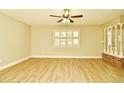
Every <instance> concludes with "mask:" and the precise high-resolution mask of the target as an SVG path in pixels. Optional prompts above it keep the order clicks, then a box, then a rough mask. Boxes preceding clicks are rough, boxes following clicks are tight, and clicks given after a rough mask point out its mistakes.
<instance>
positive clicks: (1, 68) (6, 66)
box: [0, 57, 30, 71]
mask: <svg viewBox="0 0 124 93" xmlns="http://www.w3.org/2000/svg"><path fill="white" fill-rule="evenodd" d="M29 58H30V57H26V58H23V59H21V60H18V61H15V62H11V63H9V64H7V65H4V66H1V67H0V71H1V70H4V69H6V68H8V67H11V66H14V65H16V64H18V63H21V62H23V61H25V60H27V59H29Z"/></svg>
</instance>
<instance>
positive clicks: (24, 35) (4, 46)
mask: <svg viewBox="0 0 124 93" xmlns="http://www.w3.org/2000/svg"><path fill="white" fill-rule="evenodd" d="M29 30H30V27H29V26H28V25H26V24H23V23H21V22H19V21H16V20H14V19H12V18H10V17H8V16H5V15H2V14H0V66H2V65H6V64H9V63H11V62H14V61H18V60H20V59H23V58H25V57H28V56H30V31H29Z"/></svg>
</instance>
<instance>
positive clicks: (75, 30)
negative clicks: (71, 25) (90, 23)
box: [53, 29, 80, 48]
mask: <svg viewBox="0 0 124 93" xmlns="http://www.w3.org/2000/svg"><path fill="white" fill-rule="evenodd" d="M55 32H59V33H61V32H66V33H67V32H72V39H73V38H74V37H73V32H78V37H77V38H78V45H73V44H72V45H67V43H66V45H65V46H62V45H59V46H56V45H55V40H56V37H55ZM66 35H67V34H66ZM59 38H61V36H60V37H59ZM75 38H76V37H75ZM60 40H61V39H60ZM60 42H61V41H60ZM66 42H67V36H66ZM72 43H73V41H72ZM53 46H54V48H79V47H80V29H62V30H54V31H53Z"/></svg>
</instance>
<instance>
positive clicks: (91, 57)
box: [31, 56, 102, 59]
mask: <svg viewBox="0 0 124 93" xmlns="http://www.w3.org/2000/svg"><path fill="white" fill-rule="evenodd" d="M31 58H86V59H97V58H98V59H101V58H102V56H31Z"/></svg>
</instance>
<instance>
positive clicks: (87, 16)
mask: <svg viewBox="0 0 124 93" xmlns="http://www.w3.org/2000/svg"><path fill="white" fill-rule="evenodd" d="M0 12H1V13H4V14H5V15H8V16H10V17H12V18H15V19H17V20H19V21H22V22H24V23H26V24H29V25H62V24H63V23H57V21H58V20H59V18H53V17H50V16H49V15H51V14H52V15H62V14H63V12H64V10H63V9H9V10H5V9H4V10H2V9H1V10H0ZM76 14H83V15H84V17H83V18H75V19H73V20H74V21H75V22H74V23H69V24H70V25H101V24H103V23H105V22H107V21H109V20H111V19H113V18H115V17H117V16H119V15H124V9H119V10H118V9H95V10H94V9H70V15H76Z"/></svg>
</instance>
